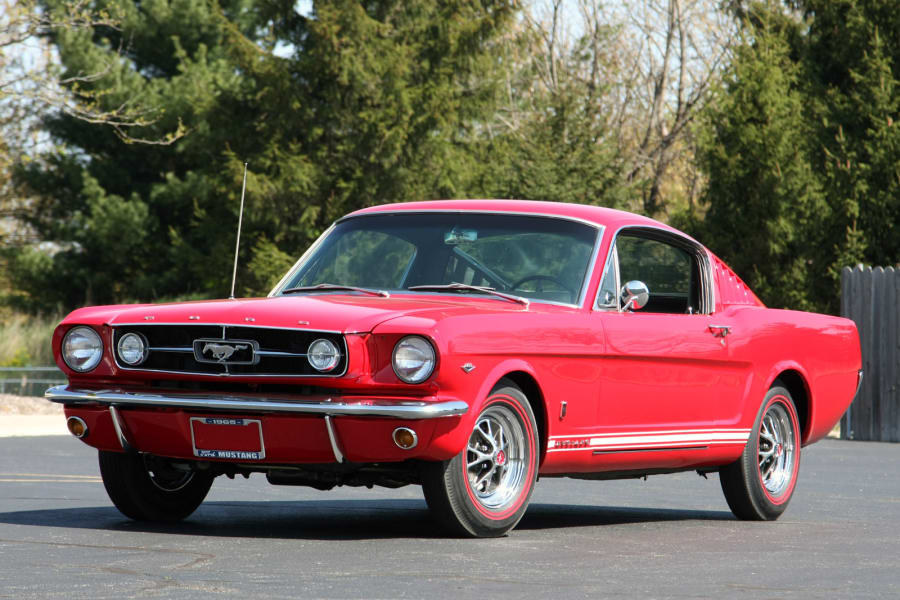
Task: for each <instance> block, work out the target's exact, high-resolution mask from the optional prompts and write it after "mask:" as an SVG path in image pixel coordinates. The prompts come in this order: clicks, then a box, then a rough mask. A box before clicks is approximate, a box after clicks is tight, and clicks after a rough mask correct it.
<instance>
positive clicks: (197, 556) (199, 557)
mask: <svg viewBox="0 0 900 600" xmlns="http://www.w3.org/2000/svg"><path fill="white" fill-rule="evenodd" d="M0 543H6V544H31V545H35V546H53V547H55V548H83V549H91V550H114V551H117V552H151V553H155V554H173V555H174V554H184V555H187V556H193V557H194V558H192V559H191V560H190V561H188V562H186V563H184V564H182V565H176V566H175V567H174V568H175V569H191V568H194V567H197V566H200V565H202V564H205V563H210V562H212V561H213V560H215V559H216V555H215V554H208V553H205V552H193V551H190V550H175V549H172V548H148V547H146V546H105V545H103V544H69V543H65V542H39V541H35V540H10V539H3V538H0Z"/></svg>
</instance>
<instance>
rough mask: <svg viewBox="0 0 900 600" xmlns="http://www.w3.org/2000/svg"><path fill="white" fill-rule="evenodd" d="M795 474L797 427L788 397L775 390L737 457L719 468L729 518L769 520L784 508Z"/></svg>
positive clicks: (775, 388) (797, 454) (798, 437)
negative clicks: (739, 455)
mask: <svg viewBox="0 0 900 600" xmlns="http://www.w3.org/2000/svg"><path fill="white" fill-rule="evenodd" d="M799 469H800V427H799V420H798V418H797V409H796V408H795V407H794V401H793V399H792V398H791V393H790V392H789V391H788V390H787V389H785V388H784V387H781V386H780V385H777V383H776V385H775V386H774V387H772V389H770V390H769V392H768V393H767V394H766V397H765V399H764V400H763V403H762V406H761V407H760V409H759V414H757V416H756V422H755V423H754V425H753V431H752V432H751V433H750V439H749V440H748V442H747V446H746V447H745V448H744V453H743V454H742V455H741V458H739V459H738V460H736V461H735V462H733V463H731V464H730V465H727V466H725V467H722V469H721V470H720V471H719V481H720V483H721V484H722V491H723V492H725V500H726V501H727V502H728V506H729V508H731V512H733V513H734V515H735V516H736V517H737V518H739V519H743V520H748V521H774V520H775V519H777V518H778V517H779V516H781V513H783V512H784V510H785V509H786V508H787V505H788V502H789V501H790V499H791V496H792V495H793V494H794V488H795V487H796V485H797V473H798V471H799Z"/></svg>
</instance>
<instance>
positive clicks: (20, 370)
mask: <svg viewBox="0 0 900 600" xmlns="http://www.w3.org/2000/svg"><path fill="white" fill-rule="evenodd" d="M9 375H15V377H10V376H9ZM53 375H56V376H57V377H53ZM61 383H66V376H65V375H64V374H63V372H62V371H60V370H59V369H58V368H57V367H0V394H15V395H17V396H43V395H44V391H46V389H47V388H48V387H50V386H51V385H59V384H61Z"/></svg>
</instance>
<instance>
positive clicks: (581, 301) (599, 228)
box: [268, 208, 606, 310]
mask: <svg viewBox="0 0 900 600" xmlns="http://www.w3.org/2000/svg"><path fill="white" fill-rule="evenodd" d="M397 214H403V215H415V214H448V215H511V216H516V217H537V218H543V219H557V220H561V221H571V222H573V223H579V224H581V225H587V226H588V227H591V228H592V229H595V230H596V232H597V233H596V236H595V237H594V247H593V248H592V250H591V260H590V261H589V262H588V266H587V269H586V270H585V273H584V281H583V282H582V285H581V290H580V292H579V295H578V301H577V302H576V303H569V302H556V301H553V300H540V299H537V298H535V299H531V298H528V301H529V302H531V303H535V304H549V305H552V306H567V307H571V308H584V307H585V303H586V300H587V291H588V287H590V282H591V276H592V275H593V273H594V267H595V266H596V263H597V259H598V256H599V254H600V247H601V245H602V244H601V242H602V240H603V234H604V233H605V232H606V225H603V224H601V223H597V222H595V221H589V220H587V219H582V218H581V217H571V216H568V215H552V214H547V213H542V212H525V211H505V210H486V209H474V210H466V209H445V208H423V209H409V210H403V209H400V210H380V211H375V212H370V213H364V214H349V215H345V216H343V217H341V218H340V219H338V220H337V221H335V222H334V223H332V224H331V227H329V228H328V229H327V230H326V231H325V232H324V233H323V234H322V235H321V236H319V238H318V239H317V240H316V241H315V242H314V243H313V245H311V246H310V247H309V248H308V249H307V250H306V252H304V253H303V256H301V257H300V259H299V260H298V261H297V262H295V263H294V265H293V266H292V267H291V268H290V269H289V270H288V272H287V273H286V274H285V276H284V277H282V278H281V281H279V282H278V283H277V284H276V285H275V287H274V288H272V291H271V292H269V295H268V297H269V298H272V297H275V296H278V295H279V294H280V293H281V291H282V289H283V288H284V286H285V285H286V284H287V282H288V280H289V279H290V278H291V275H293V274H294V272H295V271H296V270H297V269H298V268H299V267H300V266H301V264H302V263H303V261H304V260H305V259H306V258H307V257H308V256H309V255H310V254H311V253H312V252H313V250H314V249H315V248H317V247H318V246H319V245H321V243H322V241H323V240H324V239H325V236H326V235H328V234H329V233H331V231H332V230H333V229H334V228H335V227H336V226H337V225H338V224H339V223H343V222H344V221H349V220H352V219H364V218H367V217H377V216H383V215H397ZM414 258H415V257H414ZM411 266H412V262H410V265H409V266H408V267H407V269H409V267H411ZM391 292H392V293H394V294H397V293H406V290H391ZM429 293H439V292H429ZM526 310H527V309H526Z"/></svg>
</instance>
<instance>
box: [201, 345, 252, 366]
mask: <svg viewBox="0 0 900 600" xmlns="http://www.w3.org/2000/svg"><path fill="white" fill-rule="evenodd" d="M247 348H248V346H247V345H246V344H236V345H234V346H232V345H231V344H205V345H204V346H203V351H202V353H203V354H204V355H206V353H207V352H211V353H212V355H213V358H215V359H216V360H217V361H218V362H225V361H226V360H228V359H229V358H231V355H232V354H234V353H235V352H236V351H237V350H246V349H247Z"/></svg>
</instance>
